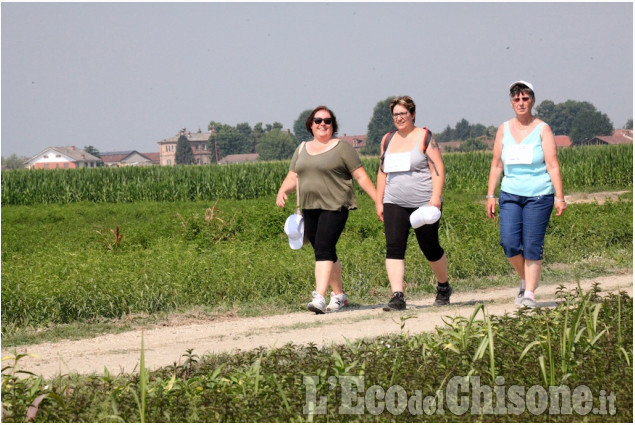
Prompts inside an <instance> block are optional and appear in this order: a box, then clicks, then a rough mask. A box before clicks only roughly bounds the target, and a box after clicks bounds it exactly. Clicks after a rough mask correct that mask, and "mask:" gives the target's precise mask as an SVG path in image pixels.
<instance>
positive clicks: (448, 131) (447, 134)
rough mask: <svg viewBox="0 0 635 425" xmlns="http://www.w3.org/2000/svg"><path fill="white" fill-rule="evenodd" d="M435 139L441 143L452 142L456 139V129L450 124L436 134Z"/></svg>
mask: <svg viewBox="0 0 635 425" xmlns="http://www.w3.org/2000/svg"><path fill="white" fill-rule="evenodd" d="M434 139H435V140H436V141H437V142H439V143H441V142H450V141H452V140H454V130H453V129H452V128H451V127H450V125H449V124H448V125H447V126H446V127H445V129H444V130H443V131H442V132H441V133H438V134H435V135H434Z"/></svg>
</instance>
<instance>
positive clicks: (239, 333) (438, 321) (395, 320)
mask: <svg viewBox="0 0 635 425" xmlns="http://www.w3.org/2000/svg"><path fill="white" fill-rule="evenodd" d="M595 282H598V283H600V288H601V289H602V290H603V291H606V292H608V291H611V292H615V291H617V290H618V289H619V290H625V291H627V292H628V293H629V294H630V295H631V296H633V272H632V270H628V271H625V273H624V274H618V275H612V276H605V277H600V278H596V279H591V280H585V281H582V282H580V283H581V285H582V287H583V289H584V290H588V289H589V288H591V286H592V285H593V283H595ZM566 286H567V287H568V288H569V289H573V288H575V287H576V283H575V282H567V283H566ZM556 288H557V285H544V286H541V287H540V289H539V291H538V293H537V301H538V303H539V305H541V306H545V307H548V306H554V305H555V297H554V294H555V291H556ZM515 295H516V293H515V290H514V289H510V288H496V289H490V290H483V291H473V292H468V293H461V292H458V293H455V294H454V295H453V296H452V305H450V306H447V307H432V301H433V298H432V296H429V297H426V298H425V299H419V300H412V299H409V300H408V305H409V307H408V310H407V311H406V312H391V313H386V312H384V311H383V310H382V308H381V307H382V305H369V306H363V307H357V308H347V309H345V310H343V311H341V312H338V313H333V314H326V315H314V314H312V313H309V312H299V313H292V314H285V315H278V316H269V317H256V318H232V319H228V320H222V321H220V320H219V321H208V322H205V323H196V324H187V325H179V326H167V327H155V328H152V329H145V330H144V345H145V361H146V367H148V368H150V369H157V368H159V367H163V366H169V365H171V364H173V363H174V362H177V363H179V362H180V361H181V356H182V355H183V354H185V351H186V350H187V349H194V353H195V354H198V355H202V354H205V353H219V352H231V351H233V350H236V349H240V350H250V349H253V348H257V347H260V346H264V347H280V346H282V345H284V344H286V343H288V342H292V343H294V344H307V343H310V342H313V343H316V344H318V345H324V344H331V343H335V344H339V343H345V339H348V340H351V341H352V340H355V339H358V338H364V337H378V336H380V335H384V334H390V333H398V332H400V331H401V329H400V327H401V317H403V316H412V317H411V318H409V319H408V320H406V321H405V328H404V331H406V332H410V333H419V332H423V331H432V330H434V329H435V327H437V326H443V322H442V317H443V316H464V317H469V315H470V314H471V313H472V312H473V311H474V308H475V305H476V304H478V303H484V304H485V305H486V307H487V311H488V313H489V314H497V315H502V314H505V313H508V312H513V311H514V310H515V309H516V307H515V306H514V304H513V298H514V296H515ZM140 348H141V330H135V331H131V332H126V333H122V334H117V335H102V336H98V337H96V338H90V339H85V340H80V341H60V342H55V343H45V344H38V345H31V346H22V347H15V348H12V349H11V352H13V350H14V349H15V350H17V352H26V351H28V352H29V353H32V354H35V355H37V357H27V358H24V359H22V360H21V361H20V368H21V369H24V370H28V371H31V372H33V373H36V374H38V375H44V376H45V377H53V376H55V375H57V374H59V373H61V374H66V373H69V372H78V373H81V374H90V373H96V374H103V372H104V368H107V369H108V370H109V371H110V372H111V373H114V374H116V373H119V372H122V371H124V372H132V371H135V370H136V369H138V364H139V355H140V351H141V350H140ZM9 354H10V352H6V351H5V350H2V357H3V359H4V357H5V356H7V355H9ZM5 365H6V364H5V360H3V361H2V366H3V367H4V366H5Z"/></svg>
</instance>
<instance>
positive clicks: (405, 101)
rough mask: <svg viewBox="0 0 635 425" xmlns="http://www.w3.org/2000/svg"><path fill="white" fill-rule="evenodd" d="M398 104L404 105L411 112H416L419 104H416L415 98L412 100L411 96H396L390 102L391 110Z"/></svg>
mask: <svg viewBox="0 0 635 425" xmlns="http://www.w3.org/2000/svg"><path fill="white" fill-rule="evenodd" d="M397 105H401V106H403V107H404V108H406V109H407V110H408V112H410V113H411V114H414V113H415V112H416V111H417V105H415V102H414V100H412V98H411V97H410V96H399V97H396V98H394V99H393V100H392V102H390V112H392V110H393V109H395V106H397Z"/></svg>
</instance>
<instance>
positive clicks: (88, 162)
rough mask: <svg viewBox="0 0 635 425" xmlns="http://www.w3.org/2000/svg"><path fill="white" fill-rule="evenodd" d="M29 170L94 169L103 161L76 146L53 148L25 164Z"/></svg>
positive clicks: (47, 149)
mask: <svg viewBox="0 0 635 425" xmlns="http://www.w3.org/2000/svg"><path fill="white" fill-rule="evenodd" d="M24 165H25V167H26V168H28V169H54V168H94V167H101V166H102V165H103V161H102V160H101V159H99V158H97V157H96V156H93V155H91V154H89V153H88V152H86V151H84V150H82V149H79V148H76V147H75V146H63V147H51V148H46V149H44V150H43V151H42V152H40V153H38V154H37V155H35V156H33V157H32V158H31V159H29V160H28V161H25V163H24Z"/></svg>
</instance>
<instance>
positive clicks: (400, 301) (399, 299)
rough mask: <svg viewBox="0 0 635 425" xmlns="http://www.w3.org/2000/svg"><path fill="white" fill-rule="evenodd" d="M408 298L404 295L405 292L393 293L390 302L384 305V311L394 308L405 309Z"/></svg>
mask: <svg viewBox="0 0 635 425" xmlns="http://www.w3.org/2000/svg"><path fill="white" fill-rule="evenodd" d="M405 309H406V300H405V299H404V297H403V292H395V293H394V294H392V298H391V299H390V301H388V304H386V305H385V306H384V311H393V310H405Z"/></svg>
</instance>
